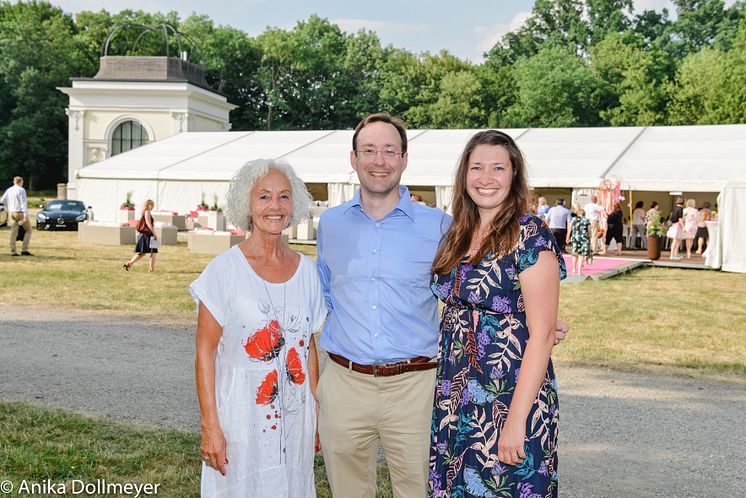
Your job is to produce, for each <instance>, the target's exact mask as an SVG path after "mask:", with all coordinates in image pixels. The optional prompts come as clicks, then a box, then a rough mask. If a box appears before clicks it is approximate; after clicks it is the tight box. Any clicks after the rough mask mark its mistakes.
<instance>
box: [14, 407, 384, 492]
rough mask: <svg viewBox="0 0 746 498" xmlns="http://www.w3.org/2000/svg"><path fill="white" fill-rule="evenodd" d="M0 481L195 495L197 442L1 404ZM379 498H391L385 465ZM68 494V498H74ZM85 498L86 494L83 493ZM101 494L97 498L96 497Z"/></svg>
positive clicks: (320, 486)
mask: <svg viewBox="0 0 746 498" xmlns="http://www.w3.org/2000/svg"><path fill="white" fill-rule="evenodd" d="M0 448H2V451H0V481H4V480H6V479H7V480H10V481H11V482H13V483H14V485H15V489H16V490H17V489H18V486H19V485H20V483H21V481H22V480H26V481H28V482H36V483H41V482H42V481H44V480H46V479H49V480H51V481H52V482H53V483H64V484H65V487H66V488H67V489H68V490H69V491H72V486H73V483H72V480H78V481H82V482H84V483H96V480H97V479H103V480H105V481H106V482H107V483H115V484H124V483H137V484H140V485H143V484H146V483H150V484H152V485H155V484H159V489H158V494H157V496H159V497H164V498H171V497H174V498H190V497H198V496H199V481H200V469H201V463H200V460H199V436H198V435H196V434H188V433H184V432H179V431H174V430H163V429H155V428H152V427H148V426H142V425H133V424H124V423H118V422H112V421H108V420H101V419H96V418H92V417H85V416H81V415H77V414H71V413H68V412H65V411H62V410H55V409H50V408H42V407H38V406H34V405H30V404H27V403H7V402H0ZM314 470H315V473H316V492H317V495H318V497H319V498H331V496H332V494H331V491H330V490H329V486H328V484H327V481H326V474H325V470H324V461H323V459H322V458H316V467H315V469H314ZM379 482H380V485H379V491H378V493H377V495H376V496H377V497H379V498H389V497H391V496H393V495H392V493H391V488H390V485H389V484H388V475H387V472H386V469H385V467H381V468H380V469H379ZM66 496H73V495H72V494H71V493H70V494H68V495H66ZM85 496H90V495H85ZM97 496H98V495H97Z"/></svg>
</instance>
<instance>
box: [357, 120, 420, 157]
mask: <svg viewBox="0 0 746 498" xmlns="http://www.w3.org/2000/svg"><path fill="white" fill-rule="evenodd" d="M377 122H381V123H388V124H390V125H391V126H393V127H394V128H396V131H398V132H399V137H400V138H401V152H402V154H404V153H405V152H407V128H406V125H405V124H404V121H402V120H401V119H399V118H395V117H393V116H392V115H391V114H389V113H388V112H377V113H375V114H368V115H367V116H365V117H364V118H363V120H362V121H360V122H359V123H358V125H357V126H356V127H355V133H354V134H353V135H352V150H357V136H358V134H360V131H361V130H362V129H363V128H365V127H366V126H368V125H369V124H371V123H377Z"/></svg>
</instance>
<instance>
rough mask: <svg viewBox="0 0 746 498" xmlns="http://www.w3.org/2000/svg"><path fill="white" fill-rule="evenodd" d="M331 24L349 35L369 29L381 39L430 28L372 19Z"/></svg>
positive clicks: (337, 21)
mask: <svg viewBox="0 0 746 498" xmlns="http://www.w3.org/2000/svg"><path fill="white" fill-rule="evenodd" d="M329 22H332V23H334V24H336V25H337V26H339V28H340V29H341V30H342V31H346V32H348V33H357V32H358V31H360V30H361V29H367V30H370V31H374V32H375V33H376V34H377V35H378V36H379V37H380V36H392V35H411V34H414V33H422V32H423V31H425V30H427V28H428V27H427V25H425V24H405V23H398V22H388V21H374V20H372V19H331V20H330V21H329Z"/></svg>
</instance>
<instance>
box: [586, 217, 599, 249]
mask: <svg viewBox="0 0 746 498" xmlns="http://www.w3.org/2000/svg"><path fill="white" fill-rule="evenodd" d="M590 222H591V226H590V228H589V232H590V233H589V234H588V235H589V236H590V239H591V254H596V252H598V226H599V224H600V223H601V222H600V221H599V220H590Z"/></svg>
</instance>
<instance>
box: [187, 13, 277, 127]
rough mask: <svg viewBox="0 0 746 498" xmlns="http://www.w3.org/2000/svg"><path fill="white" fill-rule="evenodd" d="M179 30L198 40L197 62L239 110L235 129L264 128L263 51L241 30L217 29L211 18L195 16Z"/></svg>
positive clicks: (233, 113)
mask: <svg viewBox="0 0 746 498" xmlns="http://www.w3.org/2000/svg"><path fill="white" fill-rule="evenodd" d="M179 30H180V31H182V32H183V33H185V34H186V35H188V36H189V37H190V38H191V39H192V40H194V41H195V43H196V45H197V47H196V48H197V49H198V51H199V54H198V59H197V62H198V63H199V64H200V65H201V66H202V67H203V68H204V69H205V77H206V79H207V83H208V84H209V85H210V86H211V87H212V88H213V89H214V90H216V91H218V92H220V93H222V94H224V95H225V96H226V97H227V98H228V101H229V102H230V103H231V104H235V105H237V106H238V107H237V108H236V109H234V110H233V111H231V116H230V121H231V125H232V128H231V129H233V130H238V131H241V130H254V129H257V128H261V126H262V123H263V119H264V113H263V112H262V110H261V109H262V106H263V105H264V104H265V100H264V95H263V92H262V85H261V82H260V80H259V70H260V67H261V59H262V51H261V49H260V48H259V45H258V43H256V42H255V41H254V40H252V39H251V38H249V36H248V35H247V34H246V33H244V32H243V31H241V30H238V29H234V28H231V27H226V26H217V27H216V26H215V25H214V23H213V21H212V20H211V19H210V18H209V17H207V16H201V15H196V14H193V15H191V16H189V17H188V18H187V19H185V20H184V22H182V23H181V25H180V26H179Z"/></svg>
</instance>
